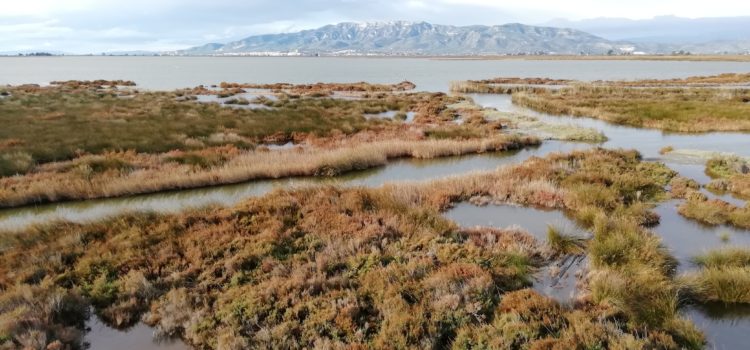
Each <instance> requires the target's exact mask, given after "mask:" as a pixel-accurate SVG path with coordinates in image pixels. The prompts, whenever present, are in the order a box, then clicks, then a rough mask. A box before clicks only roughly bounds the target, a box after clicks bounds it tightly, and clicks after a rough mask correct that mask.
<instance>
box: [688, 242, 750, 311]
mask: <svg viewBox="0 0 750 350" xmlns="http://www.w3.org/2000/svg"><path fill="white" fill-rule="evenodd" d="M693 262H694V263H695V264H696V265H698V266H699V267H700V268H699V269H698V270H697V271H694V272H689V273H687V274H685V275H684V276H681V281H682V283H684V285H685V287H686V288H687V289H688V290H689V293H690V296H691V297H692V298H693V299H695V300H696V301H698V302H702V303H710V302H722V303H744V304H750V249H748V248H740V247H729V248H722V249H718V250H712V251H709V252H707V253H705V254H703V255H700V256H696V257H695V258H694V259H693Z"/></svg>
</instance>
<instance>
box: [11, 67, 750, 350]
mask: <svg viewBox="0 0 750 350" xmlns="http://www.w3.org/2000/svg"><path fill="white" fill-rule="evenodd" d="M725 72H737V73H744V72H750V63H748V62H654V61H524V60H503V61H484V60H431V59H411V58H410V59H401V58H375V59H373V58H250V57H243V58H211V57H156V58H155V57H39V58H16V57H8V58H0V84H21V83H44V82H49V81H52V80H67V79H129V80H134V81H136V82H137V83H138V84H139V86H140V87H141V88H146V89H173V88H182V87H193V86H197V85H200V84H204V85H209V84H214V83H218V82H221V81H236V82H254V83H276V82H282V81H286V82H291V83H313V82H319V81H324V82H356V81H363V80H364V81H369V82H373V83H393V82H398V81H402V80H410V81H412V82H414V83H416V84H417V89H418V90H425V91H447V90H448V86H449V82H450V81H455V80H466V79H486V78H490V77H497V76H519V77H550V78H562V79H578V80H598V79H642V78H657V79H658V78H677V77H687V76H695V75H714V74H718V73H725ZM473 97H474V98H475V100H476V101H477V102H479V103H480V104H482V105H485V106H488V107H496V108H498V109H499V110H503V111H510V112H522V113H526V114H531V115H535V116H537V117H538V118H540V119H541V120H542V121H545V122H549V123H557V124H559V123H565V124H574V125H579V126H583V127H590V128H595V129H598V130H600V131H603V132H604V133H605V135H606V136H607V137H608V138H609V141H607V142H606V143H604V144H603V146H604V147H608V148H626V149H633V148H634V149H637V150H639V151H640V152H641V154H642V155H643V156H644V158H645V159H648V160H663V161H664V162H665V163H666V164H667V165H669V166H670V167H672V168H673V169H675V170H677V171H679V172H680V173H681V174H683V175H684V176H688V177H690V178H694V179H696V180H698V181H699V182H700V183H702V184H705V183H707V180H708V179H707V177H706V176H705V174H704V173H703V169H702V166H696V164H689V163H684V162H683V163H681V162H678V161H675V160H669V159H666V158H665V157H662V156H661V155H659V150H660V149H661V148H662V147H665V146H672V147H674V148H676V149H700V150H708V151H717V152H734V153H738V154H740V155H744V156H750V135H748V134H741V133H708V134H700V135H687V134H669V133H663V132H661V131H658V130H649V129H638V128H632V127H627V126H618V125H613V124H609V123H607V122H604V121H601V120H596V119H590V118H572V117H559V116H549V115H545V114H541V113H534V112H530V111H528V110H526V109H523V108H519V107H516V106H514V105H512V102H511V98H510V96H509V95H473ZM589 147H592V145H588V144H575V143H565V142H545V143H544V144H543V145H542V146H540V147H537V148H529V149H524V150H521V151H517V152H503V153H499V154H484V155H471V156H466V157H455V158H446V159H435V160H413V159H405V160H397V161H394V162H391V163H389V165H387V166H385V167H381V168H377V169H371V170H367V171H362V172H356V173H351V174H347V175H345V176H341V177H338V178H336V179H284V180H271V181H257V182H250V183H244V184H239V185H230V186H220V187H212V188H205V189H194V190H187V191H179V192H169V193H160V194H152V195H143V196H135V197H129V198H118V199H106V200H94V201H83V202H71V203H61V204H55V205H42V206H36V207H28V208H20V209H12V210H3V211H0V231H2V230H4V229H18V228H21V227H24V226H26V225H28V224H32V223H44V222H49V221H50V220H71V221H76V222H82V221H88V220H97V219H100V218H103V217H106V216H112V215H117V214H121V213H123V212H127V211H133V210H146V211H158V212H176V211H181V210H185V209H187V208H191V207H201V206H206V205H211V204H215V205H232V204H235V203H237V202H239V201H241V200H243V199H244V198H247V197H249V196H257V195H260V194H263V193H266V192H268V191H270V190H272V189H274V188H288V187H290V186H295V185H300V186H304V185H308V184H320V183H328V182H331V183H337V184H345V185H362V186H379V185H382V184H383V183H386V182H392V181H401V180H426V179H433V178H438V177H443V176H450V175H458V174H462V173H466V172H470V171H475V170H491V169H494V168H496V167H498V166H502V165H506V164H516V163H520V162H522V161H523V160H525V159H527V158H528V157H530V156H544V155H546V154H548V153H550V152H554V151H565V152H567V151H570V150H573V149H585V148H589ZM721 198H722V199H724V198H726V200H728V201H734V202H733V203H740V201H739V200H737V199H735V198H733V197H731V196H723V197H721ZM677 203H678V202H676V201H671V202H667V203H663V204H661V205H660V206H659V207H657V208H656V212H657V213H658V214H660V215H661V217H662V223H661V224H660V225H659V226H658V227H656V228H655V231H656V232H657V233H658V234H660V235H661V236H662V238H663V241H664V243H665V245H667V247H668V248H669V249H670V250H671V251H672V253H673V254H674V255H675V256H676V257H677V258H678V260H679V261H680V262H681V264H680V269H681V271H684V270H687V269H689V268H690V267H691V266H690V264H689V258H690V257H692V256H693V255H695V254H698V253H701V252H702V251H703V250H705V249H710V248H713V247H720V246H722V245H725V244H727V243H725V242H724V241H723V240H722V238H721V236H722V234H723V233H724V232H729V244H737V245H749V244H750V238H749V237H750V233H748V232H746V231H742V230H736V229H732V228H728V227H706V226H702V225H700V224H698V223H696V222H694V221H691V220H688V219H685V218H683V217H682V216H680V215H679V214H677V212H676V207H675V206H676V204H677ZM493 207H494V208H490V207H485V208H476V207H462V206H457V207H456V209H454V210H458V211H453V212H449V213H447V214H446V215H449V217H450V215H454V217H455V219H454V220H456V221H458V222H459V223H464V224H466V225H476V224H482V225H501V226H502V227H504V226H507V224H521V226H522V227H523V226H529V227H527V229H528V230H529V231H531V233H532V234H535V235H539V236H540V237H541V235H543V232H545V231H546V222H545V220H549V219H552V220H553V221H555V220H561V221H562V222H565V221H566V220H567V219H565V218H564V215H563V214H562V213H559V212H544V211H542V212H539V211H538V210H536V209H533V208H524V209H523V210H519V209H512V208H514V207H507V208H502V209H498V208H497V207H496V206H493ZM462 208H463V209H462ZM509 208H511V209H509ZM462 210H463V213H462ZM540 218H541V219H540ZM572 280H573V281H575V278H573V279H572ZM569 281H570V276H567V278H566V280H565V282H566V283H567V284H566V286H565V287H563V288H557V287H556V286H553V285H549V281H544V279H543V278H542V279H540V280H539V281H537V282H536V283H535V288H537V289H538V290H541V291H543V292H545V288H546V286H549V287H550V288H549V289H547V291H546V292H545V293H546V294H548V295H551V296H553V297H555V298H558V300H565V296H566V295H568V296H570V295H573V293H574V292H575V291H574V290H571V289H567V288H568V286H570V282H569ZM572 284H573V285H574V284H575V283H572ZM683 312H685V313H686V315H688V317H690V318H691V319H692V320H693V321H695V322H696V324H698V325H699V326H701V327H702V329H704V330H705V331H706V333H707V336H708V338H709V340H710V342H711V345H710V346H712V347H714V348H717V349H734V348H744V347H746V345H747V344H746V341H745V339H746V338H747V334H748V330H749V329H748V328H750V311H747V310H746V309H741V310H740V309H738V308H736V307H732V308H717V307H713V306H712V307H705V306H701V307H697V306H696V307H689V308H686V309H685V310H683ZM92 329H94V327H93V326H92ZM123 334H127V336H126V337H125V338H126V340H118V339H120V338H121V336H122V335H123ZM89 337H92V339H93V340H90V341H91V343H92V345H96V346H92V349H98V348H107V349H113V348H114V347H113V346H116V344H130V345H126V347H125V348H143V349H149V348H151V346H152V345H149V344H152V343H153V342H152V340H151V339H152V337H151V331H150V330H149V329H148V328H145V326H143V325H139V326H137V327H136V328H134V329H132V330H130V331H129V332H127V333H122V332H118V331H115V330H96V331H92V332H91V333H90V334H89ZM89 337H87V339H88V338H89ZM130 341H137V342H140V343H137V344H136V343H129V342H130ZM178 344H179V343H178ZM176 346H179V345H176ZM177 348H180V349H181V348H184V347H177ZM159 349H164V348H163V347H159Z"/></svg>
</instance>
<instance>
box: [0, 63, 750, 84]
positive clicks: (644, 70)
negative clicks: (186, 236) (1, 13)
mask: <svg viewBox="0 0 750 350" xmlns="http://www.w3.org/2000/svg"><path fill="white" fill-rule="evenodd" d="M730 72H736V73H745V72H750V62H685V61H683V62H680V61H670V62H659V61H575V60H573V61H564V60H555V61H532V60H441V59H429V58H361V57H94V56H92V57H0V84H25V83H44V82H50V81H54V80H70V79H78V80H84V79H89V80H91V79H127V80H133V81H135V82H136V83H137V84H138V85H139V86H140V87H142V88H147V89H175V88H183V87H194V86H197V85H201V84H202V85H207V86H209V85H211V84H218V83H220V82H222V81H227V82H242V83H244V82H248V83H279V82H289V83H315V82H340V83H346V82H359V81H367V82H372V83H396V82H400V81H403V80H409V81H412V82H413V83H415V84H417V89H418V90H424V91H448V87H449V84H450V82H451V81H457V80H467V79H487V78H493V77H549V78H558V79H577V80H599V79H604V80H612V79H618V80H619V79H625V80H628V79H648V78H653V79H660V78H679V77H688V76H696V75H715V74H720V73H730Z"/></svg>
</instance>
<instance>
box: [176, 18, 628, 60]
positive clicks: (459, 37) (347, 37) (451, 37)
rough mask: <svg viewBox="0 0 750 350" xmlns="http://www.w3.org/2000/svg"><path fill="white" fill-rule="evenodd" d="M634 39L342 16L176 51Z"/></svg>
mask: <svg viewBox="0 0 750 350" xmlns="http://www.w3.org/2000/svg"><path fill="white" fill-rule="evenodd" d="M635 49H636V48H635V47H634V45H633V44H632V43H629V42H619V41H611V40H607V39H604V38H601V37H598V36H595V35H592V34H589V33H586V32H584V31H580V30H576V29H568V28H555V27H544V26H531V25H525V24H521V23H508V24H503V25H493V26H485V25H471V26H452V25H440V24H431V23H428V22H408V21H390V22H366V23H358V22H343V23H338V24H330V25H326V26H323V27H320V28H317V29H308V30H303V31H299V32H294V33H280V34H263V35H254V36H250V37H247V38H244V39H241V40H237V41H233V42H229V43H226V44H217V43H211V44H206V45H201V46H196V47H192V48H189V49H186V50H178V51H175V52H173V54H176V55H242V54H272V53H296V54H300V55H337V54H339V55H345V54H351V55H356V54H360V55H367V54H381V55H383V54H384V55H397V54H401V55H488V54H576V55H577V54H590V55H601V54H607V53H612V52H618V53H619V52H626V51H633V50H635Z"/></svg>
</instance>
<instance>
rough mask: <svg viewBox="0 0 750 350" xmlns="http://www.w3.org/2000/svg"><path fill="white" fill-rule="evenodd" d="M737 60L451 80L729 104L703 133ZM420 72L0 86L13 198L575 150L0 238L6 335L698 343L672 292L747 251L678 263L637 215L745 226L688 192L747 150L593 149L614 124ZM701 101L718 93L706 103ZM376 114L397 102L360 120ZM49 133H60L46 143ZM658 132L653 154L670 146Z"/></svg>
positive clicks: (695, 119) (705, 284) (706, 197)
mask: <svg viewBox="0 0 750 350" xmlns="http://www.w3.org/2000/svg"><path fill="white" fill-rule="evenodd" d="M747 79H748V77H746V76H744V75H723V76H716V77H695V78H687V79H675V80H663V81H651V80H648V81H647V80H644V81H639V82H592V83H587V84H582V83H580V82H575V81H568V80H552V79H535V78H533V79H531V78H522V79H519V78H499V79H490V80H485V81H474V82H470V84H464V85H461V84H463V83H457V84H454V86H455V87H456V88H457V89H459V90H460V89H464V90H462V91H465V92H471V91H475V90H481V89H487V90H486V91H482V92H503V93H512V94H513V101H514V102H515V103H518V104H521V105H524V102H523V99H535V100H534V101H541V102H538V103H548V102H549V101H554V103H555V106H557V107H555V108H558V107H559V109H556V110H555V111H558V112H556V113H565V114H567V113H571V114H576V112H573V110H574V109H577V110H578V111H579V112H580V115H581V116H591V117H597V118H602V119H605V120H609V121H615V122H618V123H622V124H629V125H636V126H646V127H655V128H662V129H665V130H671V128H677V129H679V128H697V129H701V128H703V129H706V128H707V127H706V125H714V124H711V123H712V122H715V121H717V120H722V123H724V124H715V126H713V128H715V129H710V128H708V129H707V130H709V129H710V130H745V129H743V126H742V125H745V124H743V123H745V122H746V121H747V117H746V116H745V117H744V119H743V117H741V116H740V112H741V111H744V110H743V109H742V108H744V107H739V105H736V104H733V103H734V102H736V101H740V102H741V101H742V100H743V99H744V98H745V97H744V96H745V94H746V92H744V90H735V89H719V88H718V86H717V85H720V84H744V83H746V80H747ZM687 85H694V86H690V87H686V86H687ZM549 87H553V88H551V89H550V88H549ZM413 88H414V86H413V84H410V83H408V82H403V83H399V84H367V83H352V84H302V85H294V84H236V83H222V84H219V85H217V86H211V87H206V86H199V87H196V88H190V89H181V90H175V91H169V92H163V91H162V92H159V91H139V90H138V89H137V88H135V87H134V86H133V83H132V82H128V81H89V82H78V81H65V82H55V83H53V84H52V85H51V86H48V87H41V86H34V85H24V86H10V87H0V94H2V95H0V96H3V97H2V99H0V111H2V112H7V113H0V118H8V119H7V120H5V121H4V122H6V121H7V122H9V123H10V124H8V125H12V127H11V128H12V129H13V131H6V130H3V131H0V169H2V171H4V173H3V174H0V175H2V178H0V206H6V207H12V206H18V205H24V204H29V203H38V202H55V201H61V200H70V199H87V198H102V197H116V196H123V195H130V194H136V193H150V192H158V191H163V190H176V189H186V188H194V187H202V186H211V185H217V184H227V183H238V182H244V181H248V180H256V179H268V178H281V177H290V176H319V177H320V176H325V177H328V176H336V175H340V174H342V173H345V172H349V171H355V170H362V169H367V168H372V167H378V166H383V165H385V164H386V163H388V162H389V160H393V159H395V158H418V159H428V158H435V157H446V156H460V155H467V154H474V153H485V152H487V153H489V152H495V151H504V150H513V149H520V148H523V147H526V146H536V145H539V144H540V143H542V144H544V143H545V142H548V141H547V140H556V141H554V142H561V141H567V142H571V141H573V142H583V145H586V146H587V147H586V148H588V150H585V151H571V152H567V153H552V154H548V153H545V156H544V157H533V156H532V157H528V156H527V157H528V158H519V159H525V160H524V161H522V162H520V163H512V164H510V165H507V166H504V167H501V168H498V169H496V170H491V171H482V172H474V173H468V174H463V175H458V176H454V177H448V178H439V179H435V180H430V181H421V182H402V183H392V184H386V185H384V186H378V187H373V188H368V187H361V186H343V185H340V184H333V185H331V184H322V185H321V184H312V185H306V186H289V187H287V188H278V189H275V190H272V191H271V192H269V193H265V194H263V195H260V196H258V197H252V198H247V199H245V200H243V201H242V202H241V203H240V204H237V205H235V206H232V207H218V206H214V207H204V208H199V209H191V210H187V211H182V212H178V213H154V212H133V213H127V212H124V213H121V214H119V215H116V216H114V217H109V218H106V219H102V220H99V221H93V222H88V223H73V222H64V221H59V222H48V223H44V224H37V225H33V226H30V227H26V228H24V229H22V230H19V231H17V232H4V233H0V348H2V349H5V348H8V349H15V348H18V349H25V348H31V349H79V348H85V346H86V344H85V343H84V335H85V333H86V329H85V327H86V324H87V323H86V322H87V320H88V319H91V318H92V317H96V320H97V322H98V320H101V322H103V323H105V324H107V325H108V326H111V327H114V328H118V329H126V328H128V327H131V326H134V325H136V324H139V323H140V322H145V323H146V324H148V325H149V326H152V327H154V330H155V332H156V334H157V335H158V336H163V337H167V338H172V337H179V338H181V339H182V340H183V341H184V342H185V343H187V344H188V345H190V346H193V347H195V348H200V349H244V348H326V349H327V348H340V349H344V348H433V349H444V348H446V349H447V348H452V349H490V348H493V349H494V348H507V349H568V348H585V349H605V348H613V349H654V348H662V349H700V348H704V347H705V346H706V345H707V343H706V336H705V335H704V334H703V332H702V330H701V329H699V328H698V327H697V326H696V325H695V324H693V323H692V322H691V320H690V319H688V318H686V314H685V310H687V309H690V308H692V307H694V305H697V306H698V307H701V306H705V305H710V304H714V303H721V304H722V305H729V306H734V305H745V304H750V295H749V294H748V290H750V280H748V278H747V276H750V271H748V269H749V268H750V265H749V264H748V262H749V261H750V259H749V257H750V253H748V249H747V248H746V247H742V246H733V245H726V246H725V247H724V248H720V249H716V250H711V251H707V252H704V253H702V254H699V255H696V256H694V257H693V260H692V264H693V266H692V268H690V269H688V270H685V268H686V266H684V261H682V260H680V261H678V260H677V258H675V257H674V256H673V254H672V253H673V252H672V251H670V249H668V247H667V246H666V244H665V242H662V240H661V238H660V236H659V235H658V234H657V233H655V232H656V231H655V230H656V229H655V228H654V227H655V226H656V225H658V224H659V223H660V220H661V218H660V216H659V215H657V214H656V212H655V209H657V208H658V209H663V207H664V205H665V203H677V204H679V207H678V208H677V209H676V210H678V211H679V213H680V214H681V215H683V216H685V217H688V218H690V219H692V220H696V221H699V222H703V223H707V224H713V225H732V226H736V227H739V228H743V227H744V228H749V227H750V215H749V214H748V213H750V212H748V210H749V209H748V208H749V207H747V206H745V207H740V206H737V205H735V204H731V203H727V202H724V201H722V200H721V199H720V198H715V196H713V195H712V194H711V193H710V192H706V191H705V190H704V189H703V188H702V187H703V186H705V187H706V188H708V189H710V190H711V191H714V192H717V193H719V192H721V193H730V194H732V195H734V196H738V197H742V196H746V195H747V193H746V191H745V190H746V188H747V186H746V185H747V184H748V183H749V182H750V180H748V178H747V176H748V171H747V169H748V168H747V162H746V160H745V159H744V158H739V157H731V156H727V155H714V156H712V158H711V159H710V160H709V161H708V162H707V165H706V174H708V175H709V176H711V178H712V180H711V182H710V183H709V184H705V185H702V184H699V183H698V182H697V181H695V180H693V179H690V178H686V177H683V176H680V175H678V174H677V172H675V171H673V170H671V169H670V168H668V167H667V166H666V165H665V164H663V163H660V162H657V161H653V160H650V159H649V160H648V161H647V160H644V159H642V157H641V155H640V154H639V153H638V152H637V151H632V150H623V149H604V148H598V147H596V144H599V143H602V142H605V141H606V140H607V135H604V134H603V133H602V132H601V131H599V130H596V129H592V128H588V127H582V126H580V125H558V124H555V125H548V124H546V123H545V122H543V120H545V119H543V118H542V117H539V116H535V115H524V114H522V113H515V112H514V113H511V112H507V111H502V110H497V109H494V108H486V107H482V106H480V105H478V104H476V103H474V102H473V101H472V100H471V99H470V98H469V97H466V96H463V95H446V94H440V93H426V92H413V91H411V90H412V89H413ZM494 89H501V90H494ZM577 98H581V100H576V99H577ZM631 99H634V100H632V101H631ZM660 99H661V100H663V101H664V104H665V106H668V107H671V108H674V107H675V106H678V105H680V106H683V107H685V108H683V109H679V110H677V111H673V112H671V113H674V116H672V115H671V114H670V115H667V114H664V113H666V112H664V113H662V112H663V111H662V112H658V113H657V112H654V113H652V114H643V113H642V110H637V111H636V110H631V107H632V106H631V105H628V103H631V104H632V105H635V104H641V105H642V106H641V107H639V108H646V107H643V106H649V103H651V102H653V103H654V106H656V103H657V101H658V100H660ZM727 99H728V100H727ZM529 101H530V100H529ZM628 101H630V102H628ZM634 101H635V102H634ZM649 101H651V102H649ZM727 101H730V102H731V103H730V102H727ZM228 102H229V103H228ZM584 102H585V103H584ZM535 103H537V102H535ZM742 103H745V102H742ZM579 104H580V105H579ZM600 104H601V106H600ZM718 104H724V105H725V106H723V107H721V108H724V109H717V110H716V111H717V114H705V113H707V112H706V111H709V110H711V111H713V109H711V108H713V107H715V105H718ZM688 105H689V106H688ZM254 106H264V108H254ZM560 106H564V107H560ZM244 107H253V108H244ZM531 107H532V108H534V109H538V110H545V111H546V107H545V108H541V107H534V106H531ZM668 107H658V106H657V107H654V108H655V109H654V110H657V109H658V108H668ZM565 108H568V109H565ZM605 110H606V111H605ZM383 113H390V114H393V115H394V116H412V117H413V118H412V117H408V118H402V117H394V118H368V117H367V116H372V115H379V114H383ZM589 113H591V114H589ZM596 113H604V114H606V115H607V116H608V117H606V118H604V117H602V115H604V114H601V115H596ZM618 113H619V114H618ZM659 113H662V114H659ZM701 113H704V114H701ZM611 115H618V117H616V118H615V117H612V118H614V119H612V120H610V119H608V118H610V116H611ZM700 115H702V116H700ZM654 116H657V117H654ZM729 116H731V117H729ZM732 118H734V119H732ZM725 119H727V120H725ZM729 119H731V120H733V121H734V122H736V123H733V124H732V125H735V126H736V127H737V128H738V129H731V128H729V127H728V126H727V125H729V124H731V123H730V122H729V121H728V120H729ZM19 120H23V121H24V123H20V122H18V121H19ZM162 124H163V125H162ZM716 125H718V126H716ZM722 125H723V126H722ZM162 126H164V128H165V129H164V130H160V128H161V127H162ZM716 128H718V129H716ZM722 128H729V129H722ZM707 130H699V131H707ZM693 131H695V130H693ZM65 134H70V135H71V137H70V139H65V140H58V139H60V138H61V137H62V136H63V135H65ZM35 135H38V136H39V140H40V142H34V140H35V139H34V137H35ZM58 142H60V143H59V146H60V148H57V147H55V145H58ZM549 142H552V141H549ZM282 144H283V145H284V146H278V145H282ZM287 145H288V146H289V147H287ZM634 146H637V145H634ZM667 146H668V145H662V146H660V147H663V149H662V152H661V153H662V155H665V156H667V155H669V154H670V153H672V152H676V151H675V150H674V148H672V147H667ZM657 149H658V148H657ZM532 154H533V153H532ZM670 199H672V200H676V202H675V201H667V200H670ZM466 202H470V203H473V204H476V205H486V204H488V203H493V204H509V205H518V206H526V207H535V208H543V209H552V210H559V211H562V212H564V213H565V215H566V216H567V217H569V218H571V219H572V220H573V221H575V224H576V226H577V227H578V228H580V229H581V230H582V231H585V234H578V233H575V234H573V233H566V230H564V229H560V228H558V227H554V226H551V227H549V228H548V230H547V232H546V233H547V235H546V237H544V236H543V235H534V234H532V233H529V232H527V231H526V230H524V229H523V228H521V227H518V226H510V227H506V228H499V227H486V226H479V227H461V226H459V225H457V224H456V223H455V222H453V221H451V220H449V219H448V218H447V215H446V212H447V211H448V210H449V209H451V208H452V207H454V206H456V205H459V204H461V203H466ZM733 203H735V202H733ZM506 219H509V220H511V221H512V219H513V218H506ZM681 253H682V252H681ZM568 260H573V261H583V260H585V268H583V269H581V270H580V273H577V274H576V275H575V276H573V279H574V280H575V284H576V292H575V295H574V296H573V297H572V298H571V300H565V301H564V302H563V301H558V300H556V299H555V298H554V297H549V296H545V295H543V293H541V292H540V291H539V290H537V289H535V282H534V279H535V278H537V276H538V274H539V273H540V272H545V273H547V272H548V271H553V270H554V269H559V268H560V267H559V265H558V264H559V263H560V262H561V261H568ZM680 264H682V265H683V266H681V269H680V270H679V273H678V265H680ZM553 272H554V271H553ZM563 273H564V271H563ZM92 313H93V314H94V315H92Z"/></svg>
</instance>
